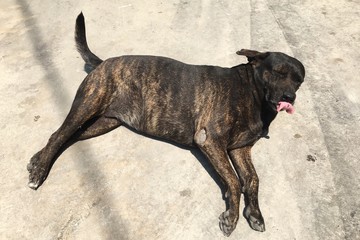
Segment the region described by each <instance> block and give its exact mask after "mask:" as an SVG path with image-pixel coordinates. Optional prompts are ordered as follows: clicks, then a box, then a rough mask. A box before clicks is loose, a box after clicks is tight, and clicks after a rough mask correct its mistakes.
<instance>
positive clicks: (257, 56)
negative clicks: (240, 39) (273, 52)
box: [236, 49, 269, 65]
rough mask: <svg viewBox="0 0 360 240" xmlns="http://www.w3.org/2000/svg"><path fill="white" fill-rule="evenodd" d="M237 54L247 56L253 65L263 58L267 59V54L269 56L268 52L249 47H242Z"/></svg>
mask: <svg viewBox="0 0 360 240" xmlns="http://www.w3.org/2000/svg"><path fill="white" fill-rule="evenodd" d="M236 54H237V55H242V56H246V57H247V59H248V61H249V63H250V64H253V65H257V64H258V63H259V62H260V61H261V60H263V59H265V58H266V57H267V56H269V53H268V52H264V53H262V52H258V51H255V50H249V49H241V50H240V51H237V52H236Z"/></svg>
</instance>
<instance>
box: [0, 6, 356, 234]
mask: <svg viewBox="0 0 360 240" xmlns="http://www.w3.org/2000/svg"><path fill="white" fill-rule="evenodd" d="M359 6H360V5H359V4H358V3H355V2H351V1H338V2H337V3H336V4H327V2H326V1H318V2H317V3H313V2H311V3H310V2H307V1H303V2H299V3H296V2H293V1H277V0H268V1H260V0H251V1H245V0H242V1H221V0H218V1H192V2H191V1H152V2H144V1H121V2H119V1H107V2H106V3H104V2H99V1H84V0H83V1H61V2H51V1H40V0H34V1H24V0H17V1H16V0H2V1H1V2H0V50H1V51H0V71H1V84H0V92H1V95H0V96H1V101H0V109H1V110H2V113H3V114H2V115H1V116H0V134H1V136H2V141H1V142H0V149H1V152H0V170H1V172H2V173H3V175H2V178H1V187H0V189H1V190H2V191H1V192H2V195H1V198H0V210H1V217H0V238H1V239H226V237H224V236H223V235H222V233H221V232H220V229H219V227H218V216H219V215H220V213H221V212H222V211H223V210H224V209H225V202H224V201H223V199H222V195H221V189H220V187H219V185H220V184H219V183H218V179H217V176H216V174H215V173H214V171H213V169H212V168H211V167H210V165H209V164H208V162H207V160H206V159H204V158H203V156H202V155H201V154H200V153H199V152H198V151H196V150H189V149H183V148H179V147H178V146H176V145H173V144H169V143H167V142H162V141H157V140H155V139H150V138H146V137H143V136H141V135H137V134H135V133H133V132H132V131H130V130H128V129H126V128H119V129H116V130H114V131H112V132H111V133H109V134H106V135H104V136H101V137H98V138H95V139H92V140H88V141H84V142H81V143H77V144H75V145H74V146H72V147H70V148H69V149H68V150H67V151H66V152H64V153H63V155H61V156H60V158H59V159H58V161H57V162H56V163H55V165H54V167H53V169H52V172H51V173H50V176H49V177H48V179H47V181H46V182H45V183H44V185H43V186H42V187H41V188H40V189H39V190H38V191H32V190H31V189H29V188H28V187H27V186H26V184H27V180H28V174H27V171H26V164H27V162H28V161H29V159H30V157H31V156H32V155H33V154H34V153H35V152H37V151H38V150H39V149H40V148H41V147H43V146H44V144H45V143H46V141H47V139H48V138H49V137H50V135H51V133H52V132H53V131H55V130H56V128H57V127H58V126H60V124H61V123H62V121H63V119H64V118H65V116H66V114H67V112H68V110H69V108H70V105H71V102H72V100H73V96H74V95H75V92H76V89H77V87H78V86H79V84H80V83H81V81H82V79H83V78H84V77H85V76H86V73H85V72H84V71H83V62H82V60H81V59H80V56H79V54H78V53H77V52H76V49H75V46H74V40H73V32H74V23H75V18H76V16H77V14H78V13H79V12H80V11H83V12H84V15H85V17H86V23H87V34H88V41H89V45H90V48H91V49H92V50H93V51H94V52H95V53H96V54H98V55H99V56H100V57H102V58H107V57H111V56H116V55H122V54H151V55H163V56H168V57H172V58H176V59H178V60H181V61H184V62H187V63H195V64H213V65H221V66H232V65H236V64H239V63H241V62H244V61H245V59H244V58H241V57H239V56H237V55H236V54H235V52H236V51H237V50H239V49H241V48H253V49H258V50H264V51H266V50H271V51H283V52H286V53H288V54H290V55H293V56H295V57H297V58H299V59H300V60H301V61H302V62H303V63H304V64H305V66H306V69H307V78H306V83H305V84H304V85H303V86H302V88H301V89H300V91H299V95H298V99H297V104H296V113H295V114H294V115H293V116H290V115H286V114H284V113H281V114H279V116H278V118H277V119H276V120H275V122H274V124H273V125H272V126H271V129H270V139H269V140H266V139H264V140H261V141H260V142H259V144H258V145H256V147H255V148H254V151H253V157H254V164H255V165H256V168H257V171H258V175H259V177H260V207H261V209H262V212H263V215H264V218H265V222H266V229H267V230H266V232H264V233H259V232H254V231H253V230H251V229H250V228H249V226H248V224H247V223H246V221H245V219H244V218H240V220H239V222H238V226H237V228H236V230H235V231H234V232H233V234H232V235H231V236H230V238H229V239H360V233H359V230H358V229H359V222H360V221H359V216H360V213H359V209H360V203H359V199H360V189H359V186H360V178H359V174H357V173H358V172H359V170H360V167H359V164H358V161H357V156H358V155H359V154H360V153H359V149H358V148H357V146H358V145H359V139H358V137H357V136H359V135H360V134H359V131H360V130H359V129H360V128H359V120H360V117H359V116H360V110H359V96H360V86H359V84H360V82H359V81H358V76H359V75H360V72H359V68H358V67H357V66H356V63H357V60H358V59H359V57H360V56H359V55H360V54H359V38H360V32H359V31H360V29H359V28H358V26H360V20H359V19H360V18H359V13H360V9H359ZM242 206H243V205H242Z"/></svg>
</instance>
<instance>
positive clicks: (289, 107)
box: [276, 101, 295, 114]
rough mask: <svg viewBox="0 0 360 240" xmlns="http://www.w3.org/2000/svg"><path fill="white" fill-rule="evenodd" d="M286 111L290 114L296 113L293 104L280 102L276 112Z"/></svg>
mask: <svg viewBox="0 0 360 240" xmlns="http://www.w3.org/2000/svg"><path fill="white" fill-rule="evenodd" d="M284 110H285V111H286V112H287V113H289V114H293V113H294V112H295V108H294V106H293V105H292V104H291V103H289V102H283V101H280V102H278V104H277V106H276V111H278V112H280V111H284Z"/></svg>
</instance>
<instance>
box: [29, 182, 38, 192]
mask: <svg viewBox="0 0 360 240" xmlns="http://www.w3.org/2000/svg"><path fill="white" fill-rule="evenodd" d="M28 186H29V188H31V189H34V190H36V189H38V187H39V182H36V183H33V182H29V183H28Z"/></svg>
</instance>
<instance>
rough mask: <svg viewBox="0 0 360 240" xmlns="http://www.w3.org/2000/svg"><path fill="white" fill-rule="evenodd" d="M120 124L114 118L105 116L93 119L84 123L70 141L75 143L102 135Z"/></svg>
mask: <svg viewBox="0 0 360 240" xmlns="http://www.w3.org/2000/svg"><path fill="white" fill-rule="evenodd" d="M121 124H122V123H121V122H120V121H119V120H118V119H116V118H110V117H105V116H100V117H95V118H93V119H90V120H89V121H88V122H86V123H85V124H84V125H83V126H82V127H81V129H79V130H78V131H77V132H76V133H75V134H74V136H73V137H72V138H73V139H72V141H73V142H74V143H75V142H76V141H82V140H86V139H89V138H93V137H97V136H100V135H103V134H105V133H108V132H110V131H112V130H114V129H115V128H117V127H119V126H121Z"/></svg>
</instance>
